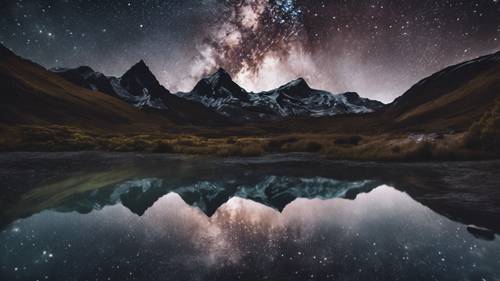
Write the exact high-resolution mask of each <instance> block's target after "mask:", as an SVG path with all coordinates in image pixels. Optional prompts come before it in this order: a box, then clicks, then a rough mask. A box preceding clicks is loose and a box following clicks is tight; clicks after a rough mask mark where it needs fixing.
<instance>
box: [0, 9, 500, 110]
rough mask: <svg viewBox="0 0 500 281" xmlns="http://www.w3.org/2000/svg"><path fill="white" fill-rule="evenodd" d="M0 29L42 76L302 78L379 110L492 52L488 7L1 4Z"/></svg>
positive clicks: (179, 83) (493, 26) (499, 23)
mask: <svg viewBox="0 0 500 281" xmlns="http://www.w3.org/2000/svg"><path fill="white" fill-rule="evenodd" d="M0 24H1V26H0V42H1V43H2V44H4V45H6V46H7V47H9V48H11V49H12V50H14V51H15V52H17V53H19V54H20V55H22V56H25V57H27V58H30V59H32V60H34V61H36V62H39V63H40V64H42V65H44V66H46V67H54V66H67V67H74V66H78V65H90V66H92V67H93V68H95V69H96V70H98V71H101V72H104V73H106V74H109V75H117V76H119V75H121V74H122V73H123V72H124V71H126V70H127V69H128V68H129V67H130V66H131V65H132V64H133V63H135V62H137V61H138V60H140V59H144V60H145V61H146V63H147V64H148V65H149V66H150V67H151V69H152V70H153V72H154V73H155V74H156V76H157V77H158V79H159V80H160V81H161V82H162V83H163V84H164V85H165V86H166V87H167V88H169V89H170V90H172V91H179V90H180V91H189V90H190V89H191V88H192V87H193V86H194V84H195V83H196V82H197V80H198V79H200V78H201V77H202V76H204V75H207V74H209V73H211V72H213V71H214V70H215V69H216V68H218V67H224V68H225V69H226V70H227V71H228V72H229V73H231V74H232V76H233V77H234V78H235V80H236V81H237V82H238V83H240V84H241V85H242V86H244V87H245V88H247V89H248V90H254V91H257V90H266V89H270V88H273V87H276V86H279V85H280V84H283V83H286V82H288V81H289V80H291V79H295V78H297V77H304V78H306V79H307V81H308V82H309V83H310V84H311V86H313V87H315V88H321V89H325V90H329V91H332V92H341V91H358V92H359V93H360V94H361V95H363V96H367V97H371V98H376V99H380V100H382V101H385V102H389V101H391V100H392V99H394V98H395V97H397V96H398V95H400V94H402V93H403V92H404V91H405V90H406V89H408V88H409V87H410V86H411V85H412V84H414V83H415V82H417V81H418V80H420V79H421V78H423V77H425V76H426V75H429V74H431V73H433V72H435V71H437V70H439V69H441V68H443V67H445V66H447V65H449V64H452V63H457V62H460V61H463V60H466V59H470V58H474V57H477V56H479V55H482V54H487V53H491V52H494V51H497V50H500V2H499V1H498V0H483V1H425V0H407V1H392V0H378V1H377V0H372V1H347V0H343V1H311V0H253V1H251V0H235V1H223V0H204V1H194V0H182V1H180V0H179V1H161V0H147V1H117V0H112V1H75V0H54V1H48V0H47V1H42V0H18V1H10V0H7V1H2V4H0Z"/></svg>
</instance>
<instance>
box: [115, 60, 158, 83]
mask: <svg viewBox="0 0 500 281" xmlns="http://www.w3.org/2000/svg"><path fill="white" fill-rule="evenodd" d="M128 75H148V76H153V77H154V75H153V73H152V72H151V70H150V69H149V67H148V66H147V65H146V63H145V62H144V60H142V59H141V60H140V61H139V62H137V63H136V64H134V65H133V66H132V67H131V68H130V69H129V70H127V72H125V74H123V76H122V77H125V76H128ZM155 79H156V78H155Z"/></svg>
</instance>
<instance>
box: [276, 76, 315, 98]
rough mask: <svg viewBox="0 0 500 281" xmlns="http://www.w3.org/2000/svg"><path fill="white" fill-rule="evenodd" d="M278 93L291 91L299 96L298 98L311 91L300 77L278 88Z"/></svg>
mask: <svg viewBox="0 0 500 281" xmlns="http://www.w3.org/2000/svg"><path fill="white" fill-rule="evenodd" d="M277 90H278V91H283V90H286V91H290V90H291V91H292V92H297V93H296V94H299V95H300V96H302V95H303V94H306V93H308V92H309V91H311V90H312V89H311V87H310V86H309V84H307V81H306V80H305V79H304V78H302V77H300V78H297V79H295V80H292V81H290V82H288V83H286V84H285V85H283V86H281V87H279V88H278V89H277Z"/></svg>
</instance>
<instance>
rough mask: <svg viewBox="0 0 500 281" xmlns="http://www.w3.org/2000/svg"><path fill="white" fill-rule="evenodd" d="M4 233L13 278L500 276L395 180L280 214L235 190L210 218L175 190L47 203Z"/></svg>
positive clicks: (487, 247)
mask: <svg viewBox="0 0 500 281" xmlns="http://www.w3.org/2000/svg"><path fill="white" fill-rule="evenodd" d="M0 244H1V245H2V249H3V250H2V251H0V262H1V264H2V266H1V267H0V276H2V277H6V280H36V279H39V278H40V276H41V279H50V280H73V279H78V280H108V279H111V280H176V281H179V280H266V279H269V280H329V279H332V280H427V279H428V277H429V276H433V279H435V280H482V279H485V280H494V277H495V276H498V273H499V269H498V255H499V253H500V243H499V241H498V240H494V241H483V240H478V239H475V238H474V237H473V236H472V235H471V234H470V233H468V232H467V230H466V229H465V226H463V225H461V224H458V223H456V222H452V221H450V220H448V219H446V218H444V217H442V216H440V215H438V214H436V213H434V212H433V211H432V210H430V209H428V208H426V207H424V206H422V205H420V204H419V203H417V202H415V201H413V200H412V199H411V198H410V197H409V196H408V195H407V194H405V193H402V192H399V191H397V190H395V189H393V188H390V187H387V186H381V187H379V188H376V189H374V190H372V191H371V192H369V193H367V194H360V195H358V197H357V198H356V199H355V200H354V201H351V200H345V199H333V200H319V199H312V200H309V199H297V200H295V201H294V202H292V203H291V204H290V205H288V206H287V207H286V208H285V209H284V210H283V212H282V213H280V212H278V211H276V210H274V209H271V208H269V207H265V206H263V205H260V204H258V203H255V202H252V201H249V200H245V199H240V198H233V199H231V200H229V201H228V202H226V204H224V205H222V206H221V207H220V208H219V209H218V210H217V212H216V213H215V214H214V216H212V217H207V216H206V215H205V214H204V213H203V212H201V211H200V210H199V209H197V208H195V207H192V206H189V205H187V204H186V203H185V202H184V201H183V200H182V199H181V197H180V196H179V195H177V194H174V193H169V194H167V195H165V196H164V197H162V198H161V199H159V200H158V201H156V202H155V204H154V205H153V206H152V207H151V208H150V209H148V210H147V211H146V212H145V213H144V215H143V216H137V215H135V214H133V213H131V212H130V211H129V210H128V209H126V208H125V207H123V206H122V205H115V206H110V207H106V208H103V209H102V210H98V211H94V212H91V213H89V214H77V213H74V212H73V213H57V212H51V211H49V212H42V213H39V214H37V215H34V216H32V217H30V218H26V219H20V220H18V221H16V222H14V224H13V225H11V226H9V227H8V228H7V229H5V230H4V231H2V232H0ZM48 255H51V256H50V257H49V256H48ZM45 276H47V278H45Z"/></svg>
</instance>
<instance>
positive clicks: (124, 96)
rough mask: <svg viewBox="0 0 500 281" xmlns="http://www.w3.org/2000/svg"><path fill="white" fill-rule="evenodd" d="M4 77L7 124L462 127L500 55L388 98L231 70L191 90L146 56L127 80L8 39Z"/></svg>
mask: <svg viewBox="0 0 500 281" xmlns="http://www.w3.org/2000/svg"><path fill="white" fill-rule="evenodd" d="M0 84H1V87H2V93H1V94H2V103H1V105H0V110H1V112H0V120H1V121H2V124H4V125H19V124H26V125H33V124H40V125H47V124H57V125H71V126H75V127H81V128H92V129H95V130H101V129H104V130H111V129H112V130H116V131H120V130H123V129H125V130H127V131H130V130H132V129H133V130H135V131H142V132H144V131H151V130H170V131H171V130H177V129H178V128H181V127H183V126H184V127H190V128H192V127H193V126H195V127H200V126H201V127H207V126H208V127H213V126H218V127H224V128H239V129H241V128H242V126H246V124H252V126H253V127H254V128H255V127H259V128H261V129H262V130H264V131H269V130H271V129H269V128H270V127H273V128H272V130H274V131H276V130H278V128H279V130H278V131H288V132H293V131H295V130H298V131H308V130H310V131H314V132H320V131H330V132H352V131H359V132H363V131H367V132H368V131H375V130H376V131H377V132H381V131H383V132H387V131H393V130H406V131H419V130H420V131H422V130H429V131H447V132H448V131H464V130H466V129H467V128H468V127H470V125H471V124H472V123H473V122H475V121H477V120H478V119H480V117H481V116H482V114H483V113H484V112H485V111H486V110H488V108H489V107H491V105H492V104H494V102H495V101H496V100H498V98H499V96H500V52H499V53H495V54H491V55H487V56H484V57H481V58H477V59H474V60H471V61H467V62H464V63H461V64H458V65H454V66H450V67H448V68H446V69H444V70H442V71H440V72H438V73H436V74H433V75H431V76H430V77H427V78H425V79H423V80H422V81H420V82H418V83H417V84H416V85H414V86H413V87H411V88H410V89H409V90H408V91H407V92H405V93H404V94H403V95H402V96H400V97H399V98H397V99H396V100H395V101H394V102H392V103H390V104H387V105H385V104H383V103H381V102H378V101H374V100H370V99H366V98H362V97H360V96H359V95H358V94H356V93H352V92H348V93H341V94H331V93H329V92H326V91H321V90H316V89H312V88H311V87H310V86H309V85H308V84H307V82H306V81H305V80H304V79H301V78H299V79H297V80H294V81H291V82H289V83H287V84H285V85H283V86H281V87H279V88H277V89H273V90H270V91H265V92H260V93H254V92H248V91H246V90H245V89H243V88H241V87H240V86H239V85H238V84H237V83H235V82H234V81H233V80H232V78H231V76H230V75H229V74H228V73H227V72H226V71H224V70H223V69H219V70H217V71H216V72H215V73H214V74H212V75H210V76H208V77H206V78H203V79H201V80H200V81H199V82H198V83H197V84H196V86H195V87H194V88H193V90H192V91H190V92H187V93H171V92H170V91H169V90H167V89H166V88H165V87H163V86H162V85H161V84H160V83H159V82H158V80H157V79H156V77H155V76H154V74H153V73H152V72H151V71H150V69H149V68H148V66H147V65H146V64H145V62H144V61H142V60H141V61H139V62H138V63H136V64H135V65H133V66H132V67H131V68H130V69H129V70H128V71H126V72H125V73H124V74H123V75H122V76H121V77H111V76H106V75H104V74H102V73H99V72H96V71H94V70H93V69H92V68H90V67H88V66H81V67H78V68H73V69H65V68H55V69H51V70H47V69H45V68H43V67H42V66H40V65H38V64H36V63H34V62H31V61H29V60H26V59H24V58H21V57H19V56H17V55H16V54H14V53H13V52H11V51H10V50H8V49H7V48H5V47H4V46H0ZM311 120H314V121H313V122H312V121H311ZM261 121H266V122H261ZM268 121H272V122H268ZM259 124H260V125H259ZM179 126H180V127H179ZM179 130H180V131H182V130H183V129H178V131H179Z"/></svg>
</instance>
